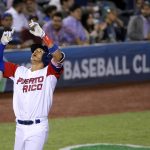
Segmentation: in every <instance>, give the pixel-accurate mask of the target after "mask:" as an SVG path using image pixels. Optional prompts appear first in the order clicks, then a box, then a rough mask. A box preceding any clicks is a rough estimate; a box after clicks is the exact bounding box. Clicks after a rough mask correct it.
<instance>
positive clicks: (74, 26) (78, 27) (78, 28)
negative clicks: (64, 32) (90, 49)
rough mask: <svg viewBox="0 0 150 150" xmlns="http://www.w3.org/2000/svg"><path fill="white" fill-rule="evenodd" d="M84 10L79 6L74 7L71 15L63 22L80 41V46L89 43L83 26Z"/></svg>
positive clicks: (71, 9)
mask: <svg viewBox="0 0 150 150" xmlns="http://www.w3.org/2000/svg"><path fill="white" fill-rule="evenodd" d="M81 17H82V10H81V7H80V6H79V5H73V6H72V7H71V8H70V15H69V16H68V17H67V18H65V19H64V20H63V23H64V25H65V26H67V27H68V28H70V30H72V31H73V32H74V34H76V35H77V37H78V39H80V45H83V44H87V43H88V42H89V41H88V39H87V36H86V32H85V29H84V27H83V25H82V24H81Z"/></svg>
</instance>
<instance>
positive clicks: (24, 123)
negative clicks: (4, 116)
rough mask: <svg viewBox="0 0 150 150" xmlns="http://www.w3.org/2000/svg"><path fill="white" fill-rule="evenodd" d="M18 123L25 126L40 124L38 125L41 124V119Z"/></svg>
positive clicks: (19, 121)
mask: <svg viewBox="0 0 150 150" xmlns="http://www.w3.org/2000/svg"><path fill="white" fill-rule="evenodd" d="M17 122H18V123H19V124H23V125H32V124H34V123H35V124H38V123H40V122H41V121H40V119H36V120H35V121H33V120H17Z"/></svg>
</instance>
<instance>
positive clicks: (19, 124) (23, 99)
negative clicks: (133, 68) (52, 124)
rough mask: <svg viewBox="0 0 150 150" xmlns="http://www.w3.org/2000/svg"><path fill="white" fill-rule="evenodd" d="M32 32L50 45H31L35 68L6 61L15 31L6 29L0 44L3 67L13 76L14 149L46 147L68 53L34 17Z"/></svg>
mask: <svg viewBox="0 0 150 150" xmlns="http://www.w3.org/2000/svg"><path fill="white" fill-rule="evenodd" d="M29 27H30V32H31V33H32V34H33V35H35V36H39V37H41V38H42V39H43V42H44V43H45V45H46V46H43V45H39V44H34V45H32V46H31V52H32V55H31V68H26V67H24V66H19V65H16V64H13V63H11V62H4V61H3V60H2V58H3V51H4V49H5V46H6V45H7V43H8V42H9V41H11V39H12V34H13V30H12V31H6V32H4V33H3V35H2V38H1V44H0V69H1V71H3V77H5V78H10V79H12V80H13V83H14V85H13V89H14V90H13V91H14V93H13V109H14V113H15V116H16V132H15V144H14V150H42V149H43V147H44V143H45V142H46V140H47V136H48V130H49V129H48V113H49V111H50V108H51V105H52V100H53V92H54V89H55V86H56V83H57V80H58V79H59V77H60V75H61V74H62V72H63V65H62V62H63V60H64V58H65V55H64V53H63V52H62V51H61V50H60V49H59V48H58V46H57V45H55V44H54V43H53V41H52V40H51V39H49V38H48V37H47V36H46V34H45V32H44V31H43V30H42V28H41V27H40V26H39V24H38V23H36V22H33V21H31V23H30V24H29Z"/></svg>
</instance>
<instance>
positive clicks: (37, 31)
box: [29, 20, 45, 38]
mask: <svg viewBox="0 0 150 150" xmlns="http://www.w3.org/2000/svg"><path fill="white" fill-rule="evenodd" d="M29 27H30V30H29V31H30V33H32V34H33V35H35V36H39V37H41V38H43V37H44V36H45V32H44V31H43V29H42V28H41V27H40V25H39V24H38V23H37V22H34V21H33V20H31V22H30V23H29Z"/></svg>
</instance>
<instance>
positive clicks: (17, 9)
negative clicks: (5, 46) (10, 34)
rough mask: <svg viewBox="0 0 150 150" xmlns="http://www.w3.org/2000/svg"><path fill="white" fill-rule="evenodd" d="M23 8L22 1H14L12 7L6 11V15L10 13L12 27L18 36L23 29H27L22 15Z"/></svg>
mask: <svg viewBox="0 0 150 150" xmlns="http://www.w3.org/2000/svg"><path fill="white" fill-rule="evenodd" d="M24 7H25V4H24V2H23V0H14V1H13V4H12V7H11V8H10V9H8V10H7V11H6V12H7V13H10V14H11V15H12V17H13V24H12V27H15V31H16V32H18V34H19V32H21V30H22V29H23V28H24V27H25V28H28V21H27V19H26V17H25V15H24V14H23V10H24ZM20 20H21V21H20ZM18 36H19V35H18Z"/></svg>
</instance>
